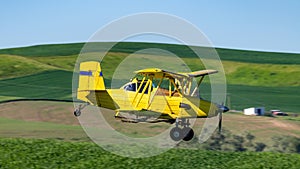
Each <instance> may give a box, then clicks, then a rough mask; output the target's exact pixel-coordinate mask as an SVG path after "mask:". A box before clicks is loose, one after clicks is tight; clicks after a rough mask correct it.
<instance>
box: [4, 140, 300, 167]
mask: <svg viewBox="0 0 300 169" xmlns="http://www.w3.org/2000/svg"><path fill="white" fill-rule="evenodd" d="M118 148H122V146H121V145H120V146H119V147H118ZM0 154H1V155H0V167H1V168H128V167H130V168H191V167H192V168H220V169H221V168H251V169H252V168H291V169H293V168H295V169H296V168H298V167H299V165H300V160H299V159H300V155H299V154H281V153H270V152H264V153H253V152H245V153H235V152H222V151H204V150H186V149H172V150H169V151H168V152H166V153H163V154H160V155H158V156H154V157H149V158H126V157H120V156H117V155H114V154H111V153H109V152H106V151H105V150H103V149H102V148H100V147H98V146H97V145H95V144H93V143H79V142H76V143H73V142H61V141H54V140H32V139H0Z"/></svg>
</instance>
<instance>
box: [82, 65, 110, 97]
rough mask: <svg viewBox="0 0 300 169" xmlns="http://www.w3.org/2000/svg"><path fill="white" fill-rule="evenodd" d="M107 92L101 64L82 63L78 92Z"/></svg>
mask: <svg viewBox="0 0 300 169" xmlns="http://www.w3.org/2000/svg"><path fill="white" fill-rule="evenodd" d="M84 90H85V91H86V90H105V84H104V78H103V74H102V71H101V67H100V63H99V62H96V61H88V62H82V63H80V72H79V85H78V91H84Z"/></svg>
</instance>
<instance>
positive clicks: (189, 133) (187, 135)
mask: <svg viewBox="0 0 300 169" xmlns="http://www.w3.org/2000/svg"><path fill="white" fill-rule="evenodd" d="M182 133H183V140H184V141H190V140H192V138H193V137H194V131H193V129H191V128H189V127H185V128H183V129H182Z"/></svg>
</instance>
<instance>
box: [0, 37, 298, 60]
mask: <svg viewBox="0 0 300 169" xmlns="http://www.w3.org/2000/svg"><path fill="white" fill-rule="evenodd" d="M110 44H112V43H92V45H90V46H91V47H90V48H89V51H90V52H103V50H104V49H105V47H107V46H109V45H110ZM83 46H84V43H74V44H52V45H37V46H29V47H24V48H11V49H2V50H0V54H11V55H20V56H30V57H32V56H36V57H44V56H69V55H77V54H79V53H80V51H81V49H82V47H83ZM145 48H160V49H164V50H167V51H170V52H172V53H174V54H176V55H178V56H180V57H195V53H194V52H193V51H192V50H191V49H190V48H189V47H187V46H182V45H172V44H158V43H134V42H122V43H118V44H117V45H115V46H114V47H113V48H112V49H111V50H110V51H111V52H121V53H134V52H136V51H139V50H141V49H145ZM195 49H196V50H201V51H200V53H201V57H203V58H206V57H207V56H209V55H210V54H211V53H210V52H211V50H210V49H207V48H201V47H195ZM216 50H217V52H218V54H219V55H220V58H221V59H222V60H228V61H238V62H246V63H263V64H264V63H272V64H300V54H290V53H278V52H258V51H246V50H232V49H223V48H217V49H216Z"/></svg>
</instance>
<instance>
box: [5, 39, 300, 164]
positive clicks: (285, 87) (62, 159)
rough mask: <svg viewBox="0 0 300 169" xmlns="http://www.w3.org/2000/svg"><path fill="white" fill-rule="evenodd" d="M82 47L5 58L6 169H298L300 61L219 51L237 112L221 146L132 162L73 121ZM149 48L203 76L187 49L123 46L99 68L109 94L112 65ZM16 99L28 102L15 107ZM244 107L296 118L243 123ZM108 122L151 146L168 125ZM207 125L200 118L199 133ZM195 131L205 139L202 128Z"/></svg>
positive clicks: (30, 50)
mask: <svg viewBox="0 0 300 169" xmlns="http://www.w3.org/2000/svg"><path fill="white" fill-rule="evenodd" d="M83 45H84V44H83V43H76V44H60V45H39V46H31V47H24V48H13V49H2V50H0V168H92V167H94V168H125V167H126V168H128V167H129V168H190V167H195V168H299V166H300V163H299V161H300V156H299V154H298V153H299V152H300V149H299V147H300V132H299V131H300V118H299V115H298V114H299V113H300V111H299V100H300V95H299V89H300V79H299V78H300V77H299V73H300V66H299V65H300V54H288V53H272V52H257V51H243V50H232V49H220V48H219V49H216V51H217V52H218V54H219V56H220V58H221V60H222V64H223V67H224V70H225V74H226V80H227V103H226V104H227V105H229V106H230V108H231V109H232V110H237V111H235V112H231V113H227V114H224V121H223V122H224V124H223V126H224V137H225V140H224V138H222V137H218V136H213V137H212V138H211V139H210V140H208V142H207V143H205V144H203V145H198V144H195V142H197V140H196V139H194V140H192V141H191V142H190V143H180V144H178V146H177V148H175V149H172V150H169V151H168V152H166V153H164V154H161V155H158V156H155V157H150V158H143V159H131V158H125V157H120V156H117V155H113V154H111V153H109V152H106V151H105V150H103V149H101V148H99V147H98V146H96V145H95V144H94V143H92V141H91V140H90V139H89V137H88V136H87V134H86V133H85V132H84V130H83V129H82V128H81V126H80V124H79V121H78V119H77V118H75V117H74V116H73V110H74V107H73V104H72V103H70V101H72V94H74V91H73V90H72V77H73V70H74V64H75V62H76V59H77V56H78V54H79V53H80V50H81V48H82V47H83ZM94 45H95V46H96V47H97V48H95V49H93V50H92V51H89V52H90V53H86V55H91V56H96V57H97V56H98V54H99V53H101V52H102V53H103V52H104V51H103V50H104V49H105V47H106V46H109V45H110V43H101V45H99V43H95V44H94ZM144 48H160V49H163V50H168V51H170V52H172V53H173V54H176V55H177V56H179V57H180V59H181V61H183V62H185V63H186V64H187V65H188V66H189V67H190V68H191V69H192V70H197V69H203V68H205V67H204V65H203V64H201V63H199V59H198V58H197V57H196V56H195V53H193V52H192V51H191V49H190V48H189V47H187V46H181V45H170V44H154V43H119V44H117V45H115V46H114V47H113V48H112V49H111V50H110V52H109V53H107V54H106V56H105V58H104V59H103V60H102V64H101V66H102V69H103V74H104V77H105V84H106V87H108V88H109V87H110V86H111V85H110V83H111V82H112V77H113V76H114V74H113V72H114V71H115V69H116V65H118V64H120V63H122V62H123V61H124V60H125V59H126V57H127V56H128V55H130V54H133V53H135V52H138V51H139V50H141V49H144ZM195 48H197V50H200V51H201V57H203V58H201V59H203V60H205V59H209V55H210V52H209V51H210V50H209V49H207V48H201V47H195ZM139 55H140V56H141V57H144V58H147V59H149V58H150V59H152V60H153V62H154V64H155V65H158V66H160V68H164V67H163V65H159V59H156V58H158V55H159V53H155V52H153V53H151V52H150V53H147V52H146V53H139ZM137 62H138V61H137ZM169 63H170V65H171V66H169V67H170V68H171V69H172V65H175V67H176V64H178V63H177V60H174V61H172V60H170V62H169ZM135 64H137V63H135ZM128 67H133V65H129V66H128ZM130 70H131V69H130ZM130 73H131V74H130V76H131V75H132V76H133V75H134V74H133V73H132V72H130ZM121 80H129V79H121ZM201 91H202V93H201V94H202V97H204V98H208V99H209V98H210V82H209V80H208V79H206V80H204V83H203V85H202V86H201ZM15 99H24V100H23V101H12V102H9V100H15ZM26 99H41V100H40V101H38V100H37V101H33V100H31V101H30V100H28V101H26ZM43 99H50V100H51V99H52V101H45V100H43ZM55 100H56V101H55ZM57 101H63V102H57ZM248 107H265V108H266V111H268V110H270V109H280V110H282V111H284V112H289V113H291V114H292V115H293V116H288V117H276V118H275V117H247V116H243V115H241V113H236V112H239V111H241V110H242V109H244V108H248ZM102 113H103V115H104V116H105V118H106V120H107V121H108V122H109V123H110V125H111V126H112V127H113V128H114V129H115V130H117V131H119V132H121V133H123V134H125V135H128V136H130V137H150V136H153V135H156V134H158V133H160V132H161V131H164V130H166V129H167V128H168V127H169V126H170V125H169V124H165V123H153V124H152V123H151V124H134V123H121V122H120V121H119V120H115V119H114V118H113V115H112V114H113V112H112V111H110V110H103V112H102ZM203 122H204V119H198V120H197V121H196V124H195V126H201V125H202V124H203ZM195 132H196V134H199V132H201V128H199V129H196V130H195ZM120 147H122V146H121V145H120ZM186 147H189V148H186ZM255 151H256V152H255ZM260 151H266V152H260ZM279 152H281V153H279ZM282 152H285V153H282ZM288 153H290V154H288ZM178 161H180V163H179V162H178Z"/></svg>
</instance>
